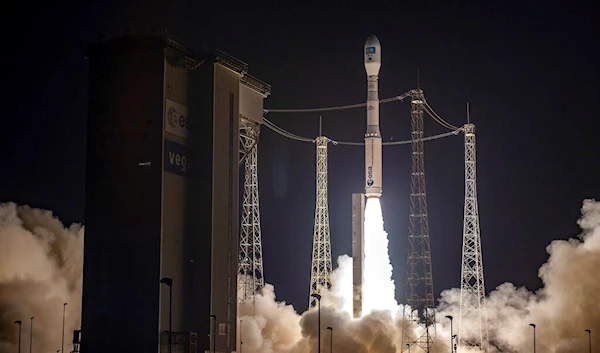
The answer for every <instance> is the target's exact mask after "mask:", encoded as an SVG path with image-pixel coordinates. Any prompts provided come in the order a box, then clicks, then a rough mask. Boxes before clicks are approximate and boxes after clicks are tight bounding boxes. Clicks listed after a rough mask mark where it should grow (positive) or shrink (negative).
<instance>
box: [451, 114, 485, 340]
mask: <svg viewBox="0 0 600 353" xmlns="http://www.w3.org/2000/svg"><path fill="white" fill-rule="evenodd" d="M464 132H465V213H464V217H465V218H464V227H463V251H462V273H461V284H460V319H459V326H458V342H459V346H462V347H473V348H479V349H480V350H481V351H484V352H486V351H487V350H488V346H489V340H488V328H487V321H486V317H485V310H484V301H485V285H484V281H483V261H482V257H481V236H480V232H479V207H478V204H477V163H476V153H475V125H473V124H466V125H465V126H464ZM463 325H464V326H463Z"/></svg>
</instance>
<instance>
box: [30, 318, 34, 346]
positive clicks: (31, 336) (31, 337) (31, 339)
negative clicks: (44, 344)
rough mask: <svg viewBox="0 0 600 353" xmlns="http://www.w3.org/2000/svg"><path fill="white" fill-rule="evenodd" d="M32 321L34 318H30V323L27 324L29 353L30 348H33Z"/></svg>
mask: <svg viewBox="0 0 600 353" xmlns="http://www.w3.org/2000/svg"><path fill="white" fill-rule="evenodd" d="M33 319H35V316H32V317H31V322H30V324H29V326H30V330H29V353H31V348H32V347H33Z"/></svg>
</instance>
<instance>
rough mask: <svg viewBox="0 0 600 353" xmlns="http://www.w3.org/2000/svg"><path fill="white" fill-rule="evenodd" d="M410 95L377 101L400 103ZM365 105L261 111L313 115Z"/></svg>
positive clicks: (365, 104)
mask: <svg viewBox="0 0 600 353" xmlns="http://www.w3.org/2000/svg"><path fill="white" fill-rule="evenodd" d="M411 94H412V90H411V91H408V92H406V93H403V94H401V95H399V96H395V97H391V98H386V99H382V100H380V101H379V104H385V103H390V102H396V101H402V100H404V99H405V98H408V97H410V96H411ZM366 106H367V103H366V102H365V103H357V104H350V105H341V106H337V107H327V108H307V109H263V111H264V113H265V114H267V113H314V112H328V111H334V110H346V109H355V108H360V107H366Z"/></svg>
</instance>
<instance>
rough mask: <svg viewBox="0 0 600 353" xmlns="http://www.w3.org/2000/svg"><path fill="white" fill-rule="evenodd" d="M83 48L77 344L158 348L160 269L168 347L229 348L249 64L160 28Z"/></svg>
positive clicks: (84, 348) (91, 351)
mask: <svg viewBox="0 0 600 353" xmlns="http://www.w3.org/2000/svg"><path fill="white" fill-rule="evenodd" d="M87 54H88V58H89V78H90V79H89V115H88V131H87V134H88V151H87V166H86V169H87V172H86V182H87V185H86V208H85V225H86V234H85V246H84V275H83V276H84V278H83V309H82V334H81V336H82V341H81V352H82V353H96V352H98V353H106V352H159V351H160V352H167V342H168V334H167V333H166V331H168V329H169V288H168V287H167V286H166V285H164V284H160V283H159V281H160V279H161V278H163V277H169V278H172V279H173V286H172V299H173V300H172V330H173V336H172V340H173V352H196V351H197V352H202V351H205V350H209V349H210V350H213V346H212V344H213V342H215V344H216V347H214V348H216V349H215V350H216V351H217V352H231V351H235V347H236V323H237V318H236V278H237V262H238V255H237V254H238V250H237V249H238V229H239V226H238V224H239V220H238V219H239V211H238V209H239V207H238V203H239V188H238V185H239V168H238V158H239V152H240V151H239V132H238V129H239V110H240V106H239V104H240V100H239V96H240V89H241V88H240V87H241V86H243V85H241V84H240V80H241V77H242V76H244V75H245V73H246V71H247V65H246V64H245V63H243V62H241V61H239V60H237V59H235V58H232V57H230V56H228V55H226V54H224V53H221V52H218V53H216V54H214V55H206V54H200V53H196V52H194V51H192V50H190V49H188V48H186V47H185V46H183V45H182V44H181V43H179V42H178V41H176V40H175V39H173V38H171V37H169V36H166V35H160V36H124V37H120V38H116V39H113V40H110V41H106V42H102V43H99V44H96V45H94V46H92V47H90V48H89V49H88V51H87ZM258 82H259V81H258ZM257 97H263V96H259V95H257ZM252 104H258V102H255V103H252ZM260 106H261V107H262V99H261V100H260ZM212 315H214V316H215V317H216V320H214V319H213V318H212V317H211V316H212ZM213 331H216V332H213ZM213 334H214V335H213Z"/></svg>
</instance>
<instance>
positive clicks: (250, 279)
mask: <svg viewBox="0 0 600 353" xmlns="http://www.w3.org/2000/svg"><path fill="white" fill-rule="evenodd" d="M259 131H260V130H259V124H257V123H255V122H252V121H250V120H247V119H244V118H240V144H241V150H242V151H243V152H242V158H241V160H243V161H244V198H243V201H242V218H241V224H240V253H239V263H238V303H241V302H244V301H246V300H247V299H253V298H254V294H255V293H256V292H259V291H260V290H262V288H263V287H264V285H265V282H264V277H263V260H262V242H261V230H260V206H259V202H258V200H259V199H258V173H257V159H258V158H257V157H258V153H257V150H258V136H259Z"/></svg>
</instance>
